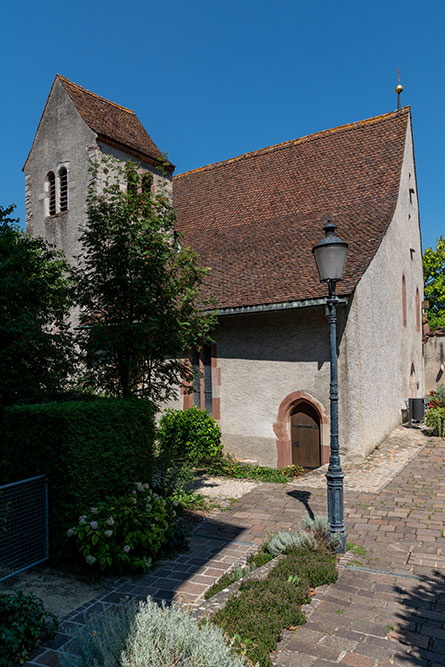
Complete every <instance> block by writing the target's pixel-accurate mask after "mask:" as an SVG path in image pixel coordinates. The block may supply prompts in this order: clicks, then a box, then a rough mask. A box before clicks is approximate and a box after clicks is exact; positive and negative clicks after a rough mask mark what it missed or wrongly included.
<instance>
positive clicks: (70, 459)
mask: <svg viewBox="0 0 445 667" xmlns="http://www.w3.org/2000/svg"><path fill="white" fill-rule="evenodd" d="M154 411H155V410H154V407H153V405H152V404H151V403H150V402H148V401H146V400H137V399H116V398H95V399H91V400H88V401H67V402H52V403H46V404H41V405H20V406H19V405H18V406H14V407H11V408H8V409H6V410H5V411H4V419H3V423H2V436H3V437H2V444H1V445H0V446H1V448H2V449H1V455H0V462H1V470H0V472H1V479H3V480H5V482H12V481H16V480H18V479H24V478H27V477H33V476H34V475H38V474H46V475H47V476H48V482H49V510H50V541H51V548H52V552H53V553H54V551H56V552H59V553H60V552H61V551H62V548H63V543H64V541H65V536H66V530H67V529H68V528H69V527H70V526H72V525H74V524H75V523H76V522H77V521H78V517H79V515H80V514H82V512H84V511H85V508H86V507H90V506H91V505H96V504H97V502H98V501H100V500H101V499H103V498H105V497H106V496H108V495H118V494H121V493H125V492H126V491H127V489H128V488H129V487H130V485H131V484H132V483H133V481H134V480H135V479H141V480H142V481H143V482H150V481H151V477H152V473H153V465H154V463H153V461H154V454H153V442H154Z"/></svg>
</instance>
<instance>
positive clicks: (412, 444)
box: [295, 426, 425, 493]
mask: <svg viewBox="0 0 445 667" xmlns="http://www.w3.org/2000/svg"><path fill="white" fill-rule="evenodd" d="M424 444H425V436H424V435H423V433H422V432H421V431H420V429H417V428H414V429H411V430H410V431H409V436H408V437H407V428H406V427H404V426H399V428H396V429H395V430H394V431H393V432H392V433H391V435H390V436H389V437H388V438H387V439H386V440H385V442H384V443H383V444H382V445H381V446H379V447H376V449H375V450H374V452H373V453H372V454H370V455H369V456H368V457H367V458H366V460H365V461H363V460H347V459H345V461H344V462H343V471H344V473H345V480H344V486H345V489H350V490H351V491H365V492H368V491H369V492H370V493H372V492H374V493H377V491H380V490H381V489H382V488H383V486H385V485H386V484H388V483H389V482H390V481H391V479H392V478H393V477H394V475H395V474H396V473H398V472H400V470H401V468H402V467H403V466H405V465H406V464H407V463H409V461H410V460H411V459H412V458H413V457H414V456H416V455H417V454H418V453H419V447H422V446H423V445H424ZM327 467H328V466H327V465H325V466H322V467H321V468H318V469H317V470H314V472H313V473H311V475H310V476H309V477H303V478H302V479H301V480H298V481H297V482H296V483H295V485H296V487H297V488H311V489H315V488H323V489H324V488H326V478H325V473H326V470H327Z"/></svg>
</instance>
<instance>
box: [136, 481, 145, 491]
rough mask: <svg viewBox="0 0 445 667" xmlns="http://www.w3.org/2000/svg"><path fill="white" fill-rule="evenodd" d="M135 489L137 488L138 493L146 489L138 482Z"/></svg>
mask: <svg viewBox="0 0 445 667" xmlns="http://www.w3.org/2000/svg"><path fill="white" fill-rule="evenodd" d="M135 487H136V488H137V490H138V491H140V490H141V489H143V488H144V487H143V484H142V482H136V484H135Z"/></svg>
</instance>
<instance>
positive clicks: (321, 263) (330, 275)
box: [312, 218, 348, 553]
mask: <svg viewBox="0 0 445 667" xmlns="http://www.w3.org/2000/svg"><path fill="white" fill-rule="evenodd" d="M323 229H324V231H325V237H324V238H323V239H322V240H321V241H320V242H319V243H317V245H315V246H314V247H313V248H312V252H313V253H314V255H315V261H316V263H317V268H318V272H319V274H320V282H326V283H327V284H328V288H329V297H328V300H327V304H328V319H329V342H330V357H331V384H330V392H329V399H330V404H331V448H330V449H331V451H330V456H329V466H328V471H327V473H326V479H327V484H328V519H329V530H330V533H331V535H332V536H333V537H334V536H335V537H337V538H338V545H337V547H336V550H337V551H338V553H345V549H346V532H345V523H344V516H343V478H344V474H343V470H342V469H341V463H340V447H339V442H338V374H337V304H338V297H337V295H336V293H335V289H336V285H337V282H338V281H339V280H343V275H344V272H345V263H346V255H347V253H348V244H347V243H345V242H344V241H342V240H341V239H339V238H338V237H337V236H335V234H334V232H335V229H336V225H334V223H333V222H332V220H331V219H330V218H328V221H327V223H326V225H325V226H324V227H323Z"/></svg>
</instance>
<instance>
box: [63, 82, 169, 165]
mask: <svg viewBox="0 0 445 667" xmlns="http://www.w3.org/2000/svg"><path fill="white" fill-rule="evenodd" d="M56 78H58V79H59V81H60V82H61V84H62V85H63V87H64V88H65V90H66V92H67V93H68V95H69V96H70V98H71V99H72V101H73V102H74V105H75V107H76V109H77V111H78V112H79V113H80V115H81V116H82V118H83V120H84V121H85V123H86V124H87V125H88V127H90V128H91V129H92V130H93V132H96V134H98V135H99V138H102V139H104V140H105V141H106V140H107V139H108V140H111V141H112V142H115V143H117V144H120V145H121V146H122V147H123V148H124V149H125V148H129V149H131V150H132V151H135V152H137V153H139V154H141V155H142V156H146V157H148V158H150V159H151V160H155V161H156V162H160V163H163V164H164V163H165V162H166V160H165V157H164V156H163V154H162V153H161V151H160V150H159V148H158V147H157V146H156V144H155V143H154V141H153V139H152V138H151V137H150V135H149V134H148V133H147V132H146V130H145V129H144V127H143V125H142V123H141V122H140V120H139V119H138V117H137V116H136V114H135V113H134V111H131V110H130V109H126V108H125V107H122V106H120V105H119V104H115V103H114V102H110V100H107V99H105V98H104V97H99V95H96V94H95V93H92V92H90V91H89V90H86V88H82V87H81V86H78V85H77V84H76V83H73V82H72V81H68V79H65V77H63V76H60V74H57V76H56ZM169 164H170V163H168V162H167V165H169Z"/></svg>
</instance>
